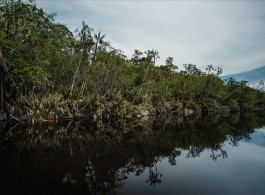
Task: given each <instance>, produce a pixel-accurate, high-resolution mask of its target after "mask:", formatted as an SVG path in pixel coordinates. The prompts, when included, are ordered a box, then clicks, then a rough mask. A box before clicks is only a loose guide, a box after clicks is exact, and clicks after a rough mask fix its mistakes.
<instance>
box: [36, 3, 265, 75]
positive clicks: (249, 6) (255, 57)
mask: <svg viewBox="0 0 265 195" xmlns="http://www.w3.org/2000/svg"><path fill="white" fill-rule="evenodd" d="M37 4H38V5H39V6H40V7H43V8H44V10H46V11H48V12H56V13H57V19H56V21H59V22H62V23H65V24H67V26H69V27H70V28H71V30H74V29H75V28H77V27H80V24H81V22H82V20H85V21H86V22H87V23H88V24H89V25H90V26H91V27H92V28H94V29H95V31H102V32H103V33H104V34H106V36H107V37H106V39H107V40H109V41H110V42H111V43H112V44H113V45H114V46H115V47H117V48H119V49H122V50H123V51H125V54H127V55H128V56H131V54H132V52H133V50H134V49H139V50H147V49H152V48H154V49H157V50H158V51H159V52H160V57H161V60H160V61H159V63H163V62H164V60H165V59H166V57H168V56H172V57H174V61H175V64H177V65H178V66H181V65H182V64H184V63H194V64H197V65H198V66H199V67H201V68H204V67H206V65H207V64H213V65H214V66H222V67H223V68H224V73H225V74H231V73H236V72H242V71H246V70H250V69H254V68H257V67H259V66H262V65H265V26H264V19H265V9H264V7H265V2H264V1H263V2H262V1H254V2H253V1H251V2H242V1H233V2H229V1H213V2H210V1H81V0H80V1H78V0H77V1H73V0H72V1H66V0H61V1H47V0H46V1H45V0H43V1H41V0H39V1H37Z"/></svg>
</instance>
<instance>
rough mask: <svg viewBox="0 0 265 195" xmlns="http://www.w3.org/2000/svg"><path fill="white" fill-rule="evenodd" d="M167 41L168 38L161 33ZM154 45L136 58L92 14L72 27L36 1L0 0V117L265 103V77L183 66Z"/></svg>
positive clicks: (96, 115) (191, 111)
mask: <svg viewBox="0 0 265 195" xmlns="http://www.w3.org/2000/svg"><path fill="white" fill-rule="evenodd" d="M161 41H162V40H161ZM158 59H159V52H158V51H157V50H155V49H150V50H147V51H140V50H137V49H135V50H134V53H133V54H132V57H131V58H128V57H127V56H125V55H124V53H123V51H121V50H119V49H115V48H114V47H113V46H112V45H111V43H110V42H108V41H106V39H105V34H103V33H101V32H94V30H93V28H91V27H90V26H89V24H87V23H86V22H84V21H83V22H82V28H81V29H79V30H76V31H75V32H71V31H70V30H69V29H68V27H67V26H66V25H64V24H60V23H56V22H55V14H48V13H45V12H44V10H42V9H41V8H38V7H37V5H36V3H35V2H34V1H26V2H25V1H21V0H5V1H1V4H0V120H5V119H12V120H18V121H23V120H27V121H31V122H36V121H57V120H59V119H73V118H89V119H91V120H93V121H111V120H117V119H119V118H124V119H133V118H141V119H142V118H148V117H160V116H176V117H179V116H189V115H201V114H204V113H221V114H226V113H230V112H252V111H258V110H264V109H265V93H264V91H263V86H264V82H263V81H261V82H260V83H259V85H258V86H257V87H256V88H252V87H249V86H248V82H247V81H244V80H242V81H236V80H235V79H234V78H229V79H226V80H222V79H221V78H220V75H221V74H222V71H223V70H222V68H221V67H214V66H213V65H211V64H210V65H208V67H207V68H206V70H200V69H199V68H198V67H197V66H196V65H195V64H184V65H183V70H181V71H180V70H179V68H180V67H179V66H178V65H175V64H174V59H173V58H172V57H168V58H167V59H166V61H165V62H164V64H163V65H158V64H157V60H158Z"/></svg>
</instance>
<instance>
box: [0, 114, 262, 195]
mask: <svg viewBox="0 0 265 195" xmlns="http://www.w3.org/2000/svg"><path fill="white" fill-rule="evenodd" d="M0 131H1V132H0V135H1V137H0V141H1V143H0V144H1V145H0V146H1V148H0V194H5V195H8V194H28V195H31V194H43V195H44V194H45V195H46V194H47V195H48V194H211V195H212V194H231V195H232V194H233V195H234V194H240V195H243V194H253V195H254V194H264V192H265V185H264V181H265V117H264V113H263V114H262V113H260V114H244V115H240V114H237V115H230V116H225V117H221V116H204V117H194V118H171V119H169V118H167V119H156V120H143V121H129V122H128V121H118V122H115V123H111V124H110V123H108V124H100V123H98V124H91V123H90V122H89V121H68V122H66V121H64V122H60V123H56V124H47V123H43V124H34V125H31V124H25V123H17V124H12V123H7V122H1V123H0Z"/></svg>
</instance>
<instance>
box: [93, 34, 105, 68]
mask: <svg viewBox="0 0 265 195" xmlns="http://www.w3.org/2000/svg"><path fill="white" fill-rule="evenodd" d="M94 38H95V41H96V44H95V50H94V54H93V58H92V64H94V62H95V59H96V55H97V52H98V46H99V44H102V43H103V39H104V38H105V35H102V36H101V32H99V33H98V34H94Z"/></svg>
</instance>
